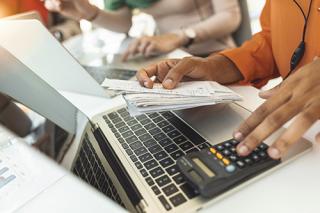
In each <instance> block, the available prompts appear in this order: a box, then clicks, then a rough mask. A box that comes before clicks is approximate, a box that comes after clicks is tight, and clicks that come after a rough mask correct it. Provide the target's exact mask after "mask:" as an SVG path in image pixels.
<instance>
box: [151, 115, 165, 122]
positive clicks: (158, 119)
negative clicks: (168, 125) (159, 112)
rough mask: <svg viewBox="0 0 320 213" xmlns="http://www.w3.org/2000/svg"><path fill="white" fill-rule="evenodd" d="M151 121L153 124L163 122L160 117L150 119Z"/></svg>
mask: <svg viewBox="0 0 320 213" xmlns="http://www.w3.org/2000/svg"><path fill="white" fill-rule="evenodd" d="M152 120H153V121H154V122H155V123H159V122H161V121H164V119H163V118H162V117H160V116H159V117H156V118H152Z"/></svg>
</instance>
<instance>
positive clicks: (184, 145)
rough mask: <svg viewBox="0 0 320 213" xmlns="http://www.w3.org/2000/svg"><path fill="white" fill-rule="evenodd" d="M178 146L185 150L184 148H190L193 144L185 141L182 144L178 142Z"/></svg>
mask: <svg viewBox="0 0 320 213" xmlns="http://www.w3.org/2000/svg"><path fill="white" fill-rule="evenodd" d="M179 146H180V148H181V149H182V150H183V151H186V150H189V149H191V148H192V147H193V144H192V143H191V142H189V141H187V142H185V143H183V144H180V145H179Z"/></svg>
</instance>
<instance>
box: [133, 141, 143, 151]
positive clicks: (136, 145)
mask: <svg viewBox="0 0 320 213" xmlns="http://www.w3.org/2000/svg"><path fill="white" fill-rule="evenodd" d="M141 147H143V145H142V143H141V142H139V141H136V142H133V143H131V144H130V148H131V149H133V150H135V149H139V148H141Z"/></svg>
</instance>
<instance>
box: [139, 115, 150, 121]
mask: <svg viewBox="0 0 320 213" xmlns="http://www.w3.org/2000/svg"><path fill="white" fill-rule="evenodd" d="M147 118H148V117H147V116H146V115H139V116H137V117H136V119H137V120H138V121H142V120H144V119H147Z"/></svg>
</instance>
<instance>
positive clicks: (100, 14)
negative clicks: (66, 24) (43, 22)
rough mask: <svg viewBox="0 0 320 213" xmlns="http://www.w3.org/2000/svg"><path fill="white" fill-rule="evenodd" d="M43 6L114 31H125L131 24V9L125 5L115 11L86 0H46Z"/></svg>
mask: <svg viewBox="0 0 320 213" xmlns="http://www.w3.org/2000/svg"><path fill="white" fill-rule="evenodd" d="M45 6H46V8H47V9H48V10H50V11H54V12H59V13H61V14H62V15H64V16H66V17H69V18H72V19H74V20H77V21H79V20H80V19H86V20H89V21H91V22H92V23H93V24H95V25H98V26H100V27H102V28H106V29H109V30H112V31H115V32H121V33H127V32H128V31H129V29H130V27H131V24H132V22H131V17H132V14H131V10H130V9H129V8H128V7H125V6H124V7H122V8H120V9H118V10H116V11H104V10H101V9H99V8H98V7H96V6H94V5H92V4H90V3H89V1H88V0H46V1H45Z"/></svg>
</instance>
